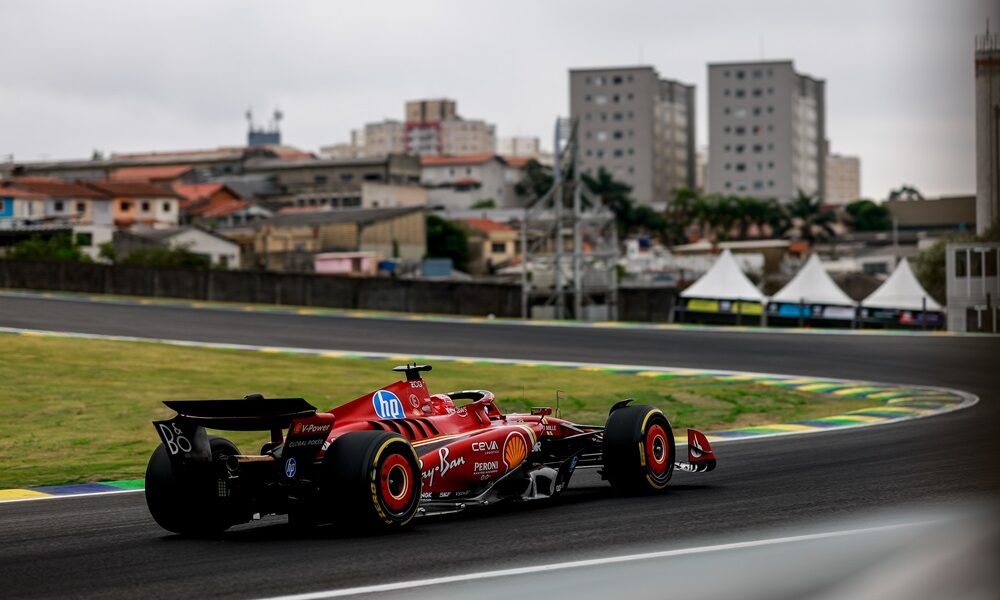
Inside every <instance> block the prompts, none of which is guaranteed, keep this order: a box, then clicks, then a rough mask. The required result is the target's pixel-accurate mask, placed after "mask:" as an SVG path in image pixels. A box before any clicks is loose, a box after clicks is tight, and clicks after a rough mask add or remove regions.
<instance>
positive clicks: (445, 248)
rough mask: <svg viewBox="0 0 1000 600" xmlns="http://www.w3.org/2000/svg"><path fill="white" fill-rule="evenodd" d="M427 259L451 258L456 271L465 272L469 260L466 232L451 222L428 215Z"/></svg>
mask: <svg viewBox="0 0 1000 600" xmlns="http://www.w3.org/2000/svg"><path fill="white" fill-rule="evenodd" d="M427 257H428V258H450V259H451V261H452V263H453V264H454V265H455V268H456V269H459V270H464V269H465V264H466V261H467V260H468V258H469V242H468V237H467V236H466V235H465V231H464V230H463V229H462V228H461V227H459V226H458V225H456V224H455V223H453V222H451V221H447V220H445V219H442V218H441V217H438V216H436V215H427Z"/></svg>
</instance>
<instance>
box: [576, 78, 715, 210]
mask: <svg viewBox="0 0 1000 600" xmlns="http://www.w3.org/2000/svg"><path fill="white" fill-rule="evenodd" d="M569 112H570V117H571V118H573V119H576V120H577V122H578V123H579V130H578V136H579V141H580V146H579V148H580V157H579V158H580V164H581V168H582V169H583V172H584V173H589V174H596V173H597V172H598V171H599V170H600V169H601V168H603V169H605V170H607V171H608V172H609V173H611V174H612V175H613V176H614V177H615V178H616V179H618V180H620V181H623V182H625V183H627V184H628V185H630V186H632V196H633V197H634V198H635V199H636V200H637V201H638V202H640V203H642V204H649V205H653V206H657V207H662V206H665V205H666V204H667V203H668V202H669V201H670V200H671V198H672V196H673V192H674V190H675V189H677V188H678V187H690V188H694V187H695V171H696V162H697V161H696V156H695V109H694V86H692V85H686V84H683V83H679V82H676V81H671V80H668V79H660V76H659V74H658V73H657V72H656V69H654V68H653V67H648V66H639V67H617V68H615V67H608V68H596V69H571V70H570V72H569Z"/></svg>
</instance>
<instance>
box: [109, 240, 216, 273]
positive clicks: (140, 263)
mask: <svg viewBox="0 0 1000 600" xmlns="http://www.w3.org/2000/svg"><path fill="white" fill-rule="evenodd" d="M117 264H120V265H125V266H127V267H174V268H185V269H207V268H209V267H210V266H211V261H210V260H209V259H208V257H205V256H202V255H201V254H195V253H194V252H191V251H190V250H188V249H187V248H164V247H162V246H149V247H147V248H137V249H135V250H133V251H131V252H129V253H128V256H126V257H124V258H122V259H120V260H119V261H118V263H117Z"/></svg>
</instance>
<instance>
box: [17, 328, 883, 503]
mask: <svg viewBox="0 0 1000 600" xmlns="http://www.w3.org/2000/svg"><path fill="white" fill-rule="evenodd" d="M394 364H395V361H389V360H370V359H360V358H326V357H318V356H301V355H292V354H280V353H278V354H273V353H262V352H250V351H244V350H219V349H207V348H184V347H177V346H170V345H163V344H155V343H141V342H112V341H96V340H79V339H66V338H55V337H51V338H50V337H35V336H19V335H8V334H0V382H2V385H0V489H2V488H12V487H25V486H34V485H46V484H59V483H80V482H89V481H106V480H118V479H129V478H134V477H141V476H142V474H143V472H144V469H145V464H146V460H147V459H148V457H149V454H150V453H151V452H152V451H153V449H154V447H155V446H156V444H157V442H158V440H157V438H156V435H155V433H154V432H153V429H152V427H151V425H150V421H152V420H153V419H158V418H163V417H167V416H169V415H170V414H172V413H171V412H170V411H169V410H168V409H167V408H166V407H165V406H163V405H162V404H161V401H163V400H169V399H204V398H237V397H241V396H243V395H244V394H246V393H250V392H261V393H263V394H264V395H266V396H301V397H303V398H305V399H306V400H308V401H309V402H311V403H312V404H313V405H315V406H318V407H320V409H321V410H325V409H328V408H329V407H331V406H335V405H337V404H340V403H343V402H346V401H349V400H351V399H353V398H355V397H357V396H359V395H361V394H364V393H366V392H368V391H371V390H373V389H377V388H378V387H380V386H383V385H386V384H387V383H389V382H391V381H393V380H394V379H395V377H396V374H395V373H392V372H391V371H390V368H391V367H392V366H393V365H394ZM427 381H428V386H429V387H430V390H431V392H432V393H433V392H445V391H450V390H458V389H470V388H486V389H490V390H492V391H493V392H494V393H495V394H496V395H497V400H498V403H499V405H500V407H501V408H502V409H504V410H506V411H511V412H515V411H519V412H525V411H527V410H528V409H529V408H530V407H532V406H546V405H552V404H553V403H554V398H555V392H556V390H562V402H561V406H562V409H563V416H564V417H566V418H569V419H573V420H576V421H578V422H582V423H595V424H600V423H603V421H604V418H605V416H606V415H607V409H608V406H609V405H610V404H611V403H612V402H614V401H616V400H619V399H621V398H625V397H632V398H635V400H636V402H638V403H642V404H653V405H656V406H659V407H661V408H663V410H664V411H665V412H666V413H667V414H668V415H669V416H670V418H671V422H672V424H673V425H674V427H675V428H676V429H677V430H678V431H679V430H681V429H682V428H685V427H699V428H703V429H706V430H709V431H711V430H719V429H730V428H734V427H741V426H749V425H761V424H768V423H780V422H788V421H794V420H797V419H804V418H810V417H818V416H827V415H833V414H837V413H840V412H845V411H848V410H854V409H858V408H863V407H866V406H870V405H871V401H870V400H869V401H865V400H850V399H846V400H841V399H832V398H829V397H824V396H820V395H816V394H808V393H802V392H796V391H790V390H785V389H780V388H776V387H769V386H763V385H758V384H752V383H746V382H723V381H718V380H715V379H712V378H696V377H680V378H670V379H657V378H648V377H638V376H631V375H616V374H612V373H603V372H590V371H581V370H574V369H562V368H553V367H523V366H509V365H489V364H463V363H458V362H438V363H435V364H434V371H433V372H431V373H429V374H428V375H427ZM227 437H230V438H231V439H233V440H234V441H236V442H237V444H239V445H241V447H243V448H245V449H246V450H247V451H256V448H257V447H258V446H259V444H260V442H262V441H264V440H263V438H264V437H266V434H264V435H263V436H262V435H260V434H256V433H249V434H248V433H241V434H227Z"/></svg>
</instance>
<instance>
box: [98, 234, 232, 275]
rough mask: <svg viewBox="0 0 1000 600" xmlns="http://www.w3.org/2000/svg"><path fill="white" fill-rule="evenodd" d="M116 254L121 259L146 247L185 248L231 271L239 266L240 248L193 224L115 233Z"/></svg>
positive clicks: (214, 264) (230, 241)
mask: <svg viewBox="0 0 1000 600" xmlns="http://www.w3.org/2000/svg"><path fill="white" fill-rule="evenodd" d="M113 244H114V248H115V253H116V254H117V255H118V256H119V257H121V258H124V257H126V256H128V255H129V253H131V252H133V251H135V250H137V249H139V248H148V247H156V246H159V247H163V248H174V249H176V248H185V249H187V250H188V251H189V252H192V253H194V254H197V255H199V256H204V257H205V258H207V259H208V260H209V261H210V262H211V264H212V266H215V267H221V268H223V269H232V268H236V267H239V266H240V247H239V245H238V244H237V243H236V242H234V241H232V240H229V239H227V238H225V237H223V236H221V235H219V234H216V233H213V232H212V231H209V230H208V229H203V228H201V227H195V226H192V225H188V226H184V227H171V228H169V229H149V228H144V227H137V228H134V229H131V230H120V231H116V232H115V234H114V241H113Z"/></svg>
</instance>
